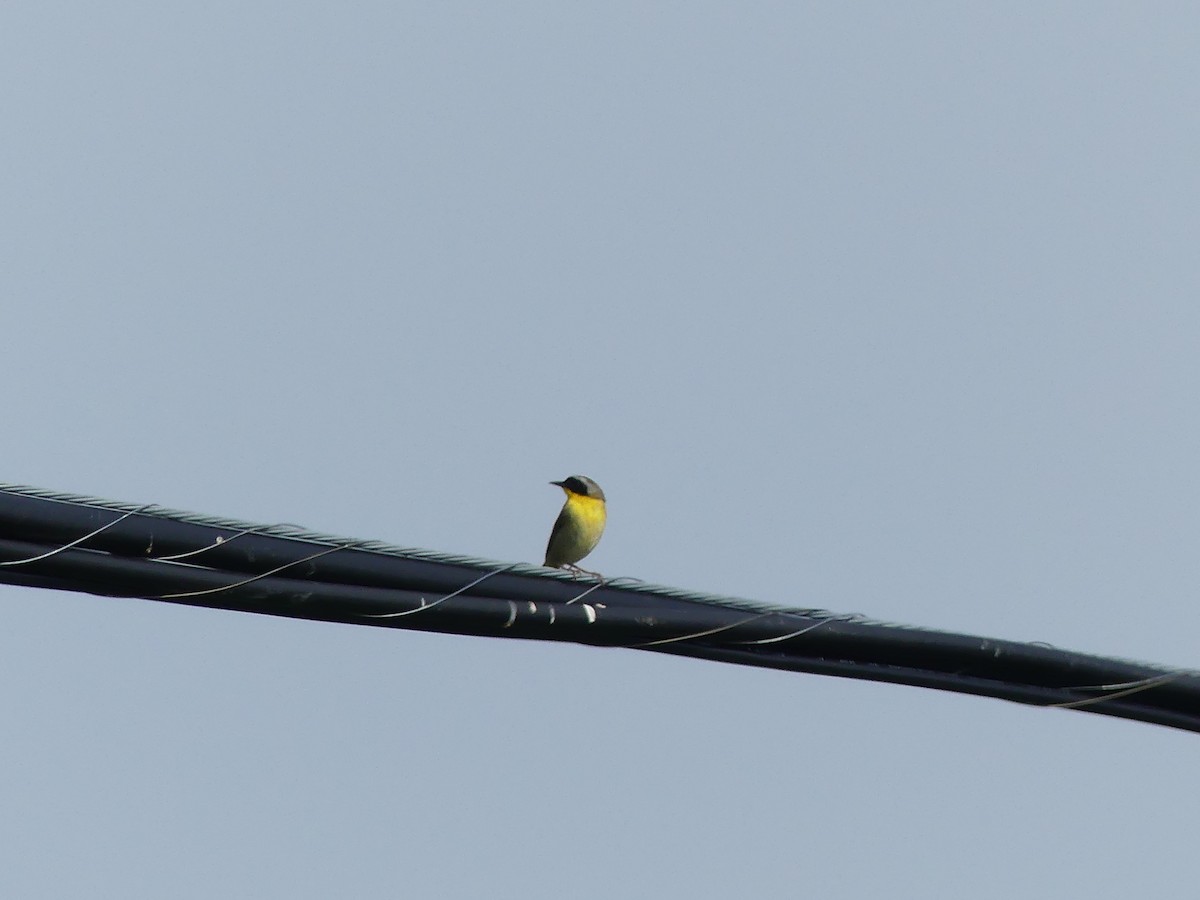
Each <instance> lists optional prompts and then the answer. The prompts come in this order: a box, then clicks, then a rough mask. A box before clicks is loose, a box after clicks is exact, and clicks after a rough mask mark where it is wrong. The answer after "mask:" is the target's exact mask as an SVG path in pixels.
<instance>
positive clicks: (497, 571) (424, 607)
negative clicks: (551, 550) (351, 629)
mask: <svg viewBox="0 0 1200 900" xmlns="http://www.w3.org/2000/svg"><path fill="white" fill-rule="evenodd" d="M515 565H518V564H517V563H509V564H508V565H505V566H501V567H500V568H498V569H493V570H492V571H491V572H485V573H484V574H482V575H480V576H479V577H478V578H476V579H475V580H474V581H472V582H471V583H470V584H464V585H463V586H462V587H460V588H459V589H458V590H456V591H454V592H453V593H450V594H446V596H444V597H439V598H438V599H437V600H434V601H433V602H432V603H429V604H426V603H425V598H424V597H422V598H421V605H420V606H418V607H417V608H416V609H407V610H404V611H403V612H393V613H359V615H360V616H362V617H363V618H364V619H398V618H400V617H401V616H411V615H412V614H413V613H419V612H425V611H426V610H430V609H433V608H434V607H435V606H437V605H438V604H439V603H445V602H446V601H447V600H449V599H451V598H452V597H457V596H458V595H459V594H461V593H462V592H463V591H467V590H470V589H471V588H473V587H475V585H477V584H480V583H481V582H484V581H487V580H488V579H489V578H491V577H492V576H493V575H499V574H500V573H501V572H507V571H508V570H509V569H511V568H512V567H513V566H515ZM515 618H516V616H515V614H514V616H513V619H515ZM511 624H512V619H510V620H509V622H508V623H507V624H506V625H505V626H504V627H505V628H507V627H508V626H509V625H511Z"/></svg>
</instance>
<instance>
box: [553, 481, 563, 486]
mask: <svg viewBox="0 0 1200 900" xmlns="http://www.w3.org/2000/svg"><path fill="white" fill-rule="evenodd" d="M550 483H551V484H552V485H554V486H555V487H562V486H563V483H562V482H561V481H552V482H550Z"/></svg>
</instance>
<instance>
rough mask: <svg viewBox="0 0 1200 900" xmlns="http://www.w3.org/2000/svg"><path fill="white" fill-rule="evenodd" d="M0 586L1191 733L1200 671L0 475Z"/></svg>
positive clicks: (1199, 721)
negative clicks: (467, 639) (680, 661)
mask: <svg viewBox="0 0 1200 900" xmlns="http://www.w3.org/2000/svg"><path fill="white" fill-rule="evenodd" d="M0 582H3V583H10V584H20V585H28V586H34V587H44V588H50V589H54V590H69V591H82V592H86V593H91V594H98V595H102V596H110V597H139V598H144V599H151V600H161V601H166V602H173V603H184V604H188V605H193V606H206V607H212V608H217V609H229V610H240V611H244V612H254V613H261V614H267V615H277V616H288V617H293V618H303V619H313V620H317V621H327V622H346V623H351V624H359V625H374V626H383V627H392V628H407V629H417V630H424V631H439V632H447V633H454V634H467V635H484V636H491V637H513V638H525V639H532V640H557V641H571V642H575V643H581V644H590V645H595V646H608V647H630V648H635V649H642V650H650V651H653V652H658V653H669V654H673V655H679V656H689V657H694V658H698V659H707V660H714V661H720V662H730V663H737V664H739V665H750V666H759V667H765V668H775V669H786V670H790V671H797V672H810V673H816V674H825V675H837V676H840V677H848V678H860V679H867V680H872V681H884V682H892V683H897V684H907V685H914V686H920V687H929V688H936V689H939V690H947V691H955V692H959V693H967V694H975V695H979V696H988V697H997V698H1002V699H1007V700H1013V701H1016V702H1020V703H1028V704H1034V705H1039V706H1055V705H1060V706H1072V707H1075V708H1079V709H1083V710H1085V711H1088V712H1095V713H1100V714H1102V715H1110V716H1119V717H1122V718H1129V719H1135V720H1139V721H1144V722H1153V723H1156V724H1160V725H1168V726H1170V727H1174V728H1181V729H1186V730H1190V731H1200V674H1198V673H1196V672H1195V671H1191V670H1172V669H1166V668H1162V667H1158V666H1153V665H1149V664H1145V663H1136V662H1129V661H1125V660H1117V659H1108V658H1104V657H1097V656H1090V655H1086V654H1081V653H1072V652H1069V651H1066V650H1060V649H1057V648H1053V647H1048V646H1044V645H1040V644H1026V643H1019V642H1013V641H1000V640H994V639H991V638H980V637H973V636H970V635H962V634H951V633H947V632H940V631H934V630H929V629H922V628H912V627H904V626H899V625H893V624H888V623H883V622H874V621H871V620H868V619H865V618H864V617H861V616H853V615H837V614H835V613H831V612H828V611H826V610H817V609H792V608H787V607H778V606H769V605H765V604H760V603H754V602H751V601H747V600H742V599H738V598H730V597H714V596H710V595H703V594H691V593H687V592H683V591H678V590H674V589H670V588H663V587H658V586H652V585H644V584H641V583H630V582H628V581H622V580H621V579H615V580H613V581H610V582H607V583H605V584H597V583H596V582H594V581H591V580H581V581H574V580H571V579H570V578H569V577H567V576H566V575H564V574H561V573H554V572H549V571H548V570H545V569H541V568H540V567H535V566H528V565H522V564H507V565H506V564H503V563H496V562H490V561H487V560H478V559H471V558H468V557H459V556H450V555H446V554H438V553H433V552H431V551H424V550H403V549H400V548H394V547H388V546H386V545H383V544H380V543H377V542H363V541H351V540H346V539H339V538H335V537H330V536H328V535H319V534H315V533H312V532H308V531H305V530H304V529H301V528H298V527H295V526H264V525H253V524H248V523H244V522H235V521H231V520H224V519H212V518H206V517H202V516H196V515H192V514H187V513H179V512H172V511H168V510H162V509H159V508H157V507H138V506H135V505H131V504H121V503H112V502H108V501H102V500H97V499H95V498H88V497H75V496H68V495H62V494H52V493H49V492H45V491H38V490H35V489H32V488H22V487H18V486H13V485H5V486H0Z"/></svg>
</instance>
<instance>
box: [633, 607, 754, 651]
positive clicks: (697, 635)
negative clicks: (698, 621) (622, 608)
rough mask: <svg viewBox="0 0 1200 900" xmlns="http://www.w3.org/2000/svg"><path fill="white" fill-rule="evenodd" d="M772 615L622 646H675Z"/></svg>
mask: <svg viewBox="0 0 1200 900" xmlns="http://www.w3.org/2000/svg"><path fill="white" fill-rule="evenodd" d="M774 615H777V613H773V612H768V613H759V614H758V615H756V616H750V617H749V618H745V619H742V620H740V621H738V622H731V623H730V624H728V625H718V626H717V627H716V628H709V629H707V630H705V631H697V632H695V633H694V634H681V635H679V636H678V637H670V638H662V639H660V640H657V641H646V642H645V643H640V644H624V645H623V646H625V647H628V648H630V649H634V650H636V649H637V648H639V647H657V646H658V645H660V644H675V643H678V642H679V641H691V640H695V639H696V638H702V637H708V636H709V635H710V634H720V633H721V632H722V631H729V630H730V629H732V628H739V627H741V626H742V625H747V624H749V623H750V622H755V621H757V620H758V619H765V618H767V617H768V616H774Z"/></svg>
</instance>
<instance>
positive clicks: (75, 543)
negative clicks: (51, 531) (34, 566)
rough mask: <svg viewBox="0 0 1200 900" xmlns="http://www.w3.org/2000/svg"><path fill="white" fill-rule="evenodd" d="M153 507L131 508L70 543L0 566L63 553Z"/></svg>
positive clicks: (1, 564) (36, 560)
mask: <svg viewBox="0 0 1200 900" xmlns="http://www.w3.org/2000/svg"><path fill="white" fill-rule="evenodd" d="M153 507H154V504H153V503H149V504H147V505H145V506H141V507H138V508H137V509H131V510H129V512H127V513H125V514H124V515H121V516H118V517H117V518H115V519H113V520H112V521H111V522H109V523H108V524H107V525H101V526H100V527H99V528H97V529H96V530H95V531H92V532H89V533H88V534H85V535H84V536H83V537H81V538H76V539H75V540H73V541H71V542H70V543H67V544H63V545H62V546H61V547H57V548H55V549H54V550H47V551H46V552H45V553H42V554H40V555H38V556H31V557H29V558H28V559H13V560H9V561H8V562H0V566H24V565H28V564H29V563H33V562H38V561H39V560H43V559H49V558H50V557H51V556H54V555H56V554H59V553H62V552H63V551H64V550H70V549H71V548H72V547H77V546H79V545H80V544H82V543H83V542H84V541H86V540H90V539H91V538H94V537H95V536H96V535H98V534H100V533H101V532H103V531H107V530H108V529H109V528H112V527H113V526H114V525H116V524H117V523H118V522H123V521H124V520H125V519H128V518H129V517H130V516H132V515H136V514H137V513H140V512H144V511H146V510H148V509H153Z"/></svg>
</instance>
